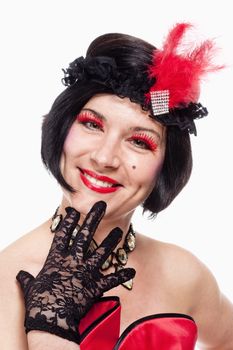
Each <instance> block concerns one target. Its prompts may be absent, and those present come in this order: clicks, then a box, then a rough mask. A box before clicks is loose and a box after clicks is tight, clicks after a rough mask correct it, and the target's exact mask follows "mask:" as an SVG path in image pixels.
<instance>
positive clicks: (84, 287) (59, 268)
mask: <svg viewBox="0 0 233 350" xmlns="http://www.w3.org/2000/svg"><path fill="white" fill-rule="evenodd" d="M105 210H106V204H105V203H104V202H102V201H101V202H97V203H96V204H95V205H94V206H93V207H92V209H91V210H90V212H89V213H88V215H87V217H86V219H85V220H84V223H83V225H82V226H81V228H80V229H79V231H78V233H77V235H76V238H75V239H74V241H73V243H72V245H70V239H71V235H72V233H73V231H74V229H75V228H76V226H77V224H78V220H79V217H80V214H79V213H78V212H77V211H76V210H75V209H73V208H67V209H66V211H67V215H66V217H65V218H64V220H63V222H62V224H61V226H60V229H59V230H58V231H57V232H55V235H54V239H53V242H52V245H51V248H50V251H49V254H48V257H47V259H46V261H45V263H44V266H43V268H42V270H41V271H40V272H39V274H38V275H37V276H36V277H33V276H32V275H31V274H29V273H28V272H26V271H20V272H19V273H18V275H17V277H16V278H17V280H18V281H19V283H20V285H21V288H22V290H23V292H24V298H25V308H26V315H25V329H26V332H29V331H30V330H42V331H46V332H49V333H52V334H56V335H58V336H60V337H62V338H65V339H68V340H71V341H74V342H76V343H78V344H79V343H80V335H79V333H78V330H77V327H78V323H79V321H80V320H81V318H82V317H83V316H84V315H85V314H86V313H87V312H88V310H89V309H90V308H91V306H92V305H93V303H94V302H95V301H96V300H98V299H99V298H100V297H101V296H102V295H103V293H104V292H105V291H107V290H109V289H112V288H114V287H116V286H117V285H119V284H121V283H123V282H125V281H127V280H129V279H131V278H133V277H134V275H135V270H134V269H130V268H127V269H124V270H121V271H118V272H116V273H111V274H108V275H103V274H102V273H101V272H100V267H101V265H102V264H103V262H104V261H105V260H106V259H107V257H108V256H109V254H110V253H111V252H112V251H113V250H114V248H115V247H116V246H117V244H118V243H119V241H120V240H121V237H122V231H121V230H120V229H119V228H115V229H113V230H112V231H111V232H110V233H109V234H108V236H107V237H106V238H105V239H104V240H103V242H102V243H101V244H100V246H99V247H98V248H97V249H96V250H95V251H94V252H93V253H92V254H91V256H89V257H88V258H87V259H85V254H86V252H87V250H88V247H89V244H90V242H91V239H92V237H93V235H94V233H95V231H96V229H97V227H98V224H99V222H100V221H101V219H102V217H103V215H104V212H105Z"/></svg>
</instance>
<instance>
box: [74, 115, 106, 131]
mask: <svg viewBox="0 0 233 350" xmlns="http://www.w3.org/2000/svg"><path fill="white" fill-rule="evenodd" d="M77 121H78V122H79V123H80V124H82V125H84V126H85V127H86V128H87V129H90V130H102V129H103V122H102V120H100V119H99V118H97V117H95V116H94V115H92V114H91V113H81V114H79V115H78V116H77Z"/></svg>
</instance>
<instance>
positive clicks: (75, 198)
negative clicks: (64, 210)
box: [63, 192, 107, 216]
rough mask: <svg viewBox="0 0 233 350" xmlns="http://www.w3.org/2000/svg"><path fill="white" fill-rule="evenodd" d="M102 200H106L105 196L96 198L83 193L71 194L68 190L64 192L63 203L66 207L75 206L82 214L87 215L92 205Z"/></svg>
mask: <svg viewBox="0 0 233 350" xmlns="http://www.w3.org/2000/svg"><path fill="white" fill-rule="evenodd" d="M100 200H104V198H100V197H99V196H98V197H96V198H95V197H93V196H88V195H85V194H81V193H80V194H79V193H75V194H71V193H67V192H66V193H64V199H63V203H64V204H65V207H67V206H70V207H72V208H75V209H76V210H77V211H79V212H80V214H82V215H85V216H86V215H87V213H88V212H89V211H90V209H91V208H92V206H93V205H94V204H95V203H96V202H98V201H100ZM106 202H107V201H106Z"/></svg>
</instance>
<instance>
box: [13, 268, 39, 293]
mask: <svg viewBox="0 0 233 350" xmlns="http://www.w3.org/2000/svg"><path fill="white" fill-rule="evenodd" d="M16 279H17V281H18V282H19V284H20V287H21V288H22V290H23V292H24V294H25V293H26V291H27V289H28V286H29V284H30V283H31V282H33V281H34V279H35V278H34V277H33V276H32V275H31V274H30V273H29V272H27V271H23V270H20V271H19V272H18V274H17V275H16Z"/></svg>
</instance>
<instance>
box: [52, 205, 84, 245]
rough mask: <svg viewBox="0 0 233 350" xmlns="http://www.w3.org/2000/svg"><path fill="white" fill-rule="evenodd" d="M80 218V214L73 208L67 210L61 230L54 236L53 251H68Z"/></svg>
mask: <svg viewBox="0 0 233 350" xmlns="http://www.w3.org/2000/svg"><path fill="white" fill-rule="evenodd" d="M79 218H80V213H79V212H78V211H77V210H76V209H74V208H71V207H67V208H66V216H65V218H64V220H63V221H62V223H61V228H60V230H58V231H56V232H55V234H54V239H53V242H52V246H51V250H54V249H55V250H59V251H63V250H66V249H67V248H68V246H69V242H70V239H71V236H72V233H73V231H74V229H75V228H76V226H77V224H78V221H79Z"/></svg>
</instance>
